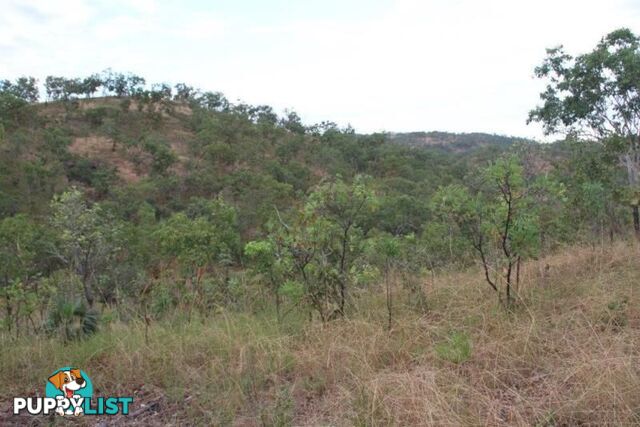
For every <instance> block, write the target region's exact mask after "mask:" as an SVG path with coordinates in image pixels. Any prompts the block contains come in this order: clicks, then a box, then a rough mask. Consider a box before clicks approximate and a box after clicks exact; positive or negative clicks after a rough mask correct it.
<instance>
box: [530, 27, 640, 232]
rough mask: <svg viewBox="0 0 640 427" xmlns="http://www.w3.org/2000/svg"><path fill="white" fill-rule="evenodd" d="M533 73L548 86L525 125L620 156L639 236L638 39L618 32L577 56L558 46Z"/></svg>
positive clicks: (627, 194)
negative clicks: (593, 144)
mask: <svg viewBox="0 0 640 427" xmlns="http://www.w3.org/2000/svg"><path fill="white" fill-rule="evenodd" d="M535 74H536V76H537V77H539V78H541V79H545V80H546V81H547V86H546V89H545V90H544V92H542V93H541V94H540V98H541V100H542V105H539V106H538V107H536V108H535V109H534V110H532V111H531V112H530V113H529V122H532V121H533V122H541V123H542V124H543V126H544V131H545V133H547V134H555V133H565V134H567V135H570V136H573V137H576V138H588V139H594V140H596V141H598V142H600V143H601V144H605V145H607V146H610V147H612V148H614V149H615V150H616V151H617V152H618V159H619V162H620V164H621V166H623V167H624V169H625V170H626V175H627V186H626V187H627V191H626V197H625V199H626V202H627V203H628V204H629V205H630V206H631V210H632V216H633V226H634V230H635V233H636V236H638V237H639V238H640V38H639V37H638V36H636V35H635V34H634V33H633V32H632V31H631V30H629V29H627V28H621V29H618V30H615V31H613V32H611V33H609V34H607V35H606V36H605V37H603V38H602V39H601V41H600V42H599V43H598V44H597V45H596V47H595V48H594V49H593V50H592V51H591V52H588V53H585V54H582V55H578V56H577V57H575V58H574V57H573V56H571V55H569V54H567V53H566V52H565V51H564V49H563V47H562V46H560V47H556V48H553V49H548V50H547V57H546V58H545V60H544V62H543V63H542V65H540V66H539V67H537V68H536V69H535Z"/></svg>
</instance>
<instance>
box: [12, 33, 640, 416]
mask: <svg viewBox="0 0 640 427" xmlns="http://www.w3.org/2000/svg"><path fill="white" fill-rule="evenodd" d="M639 70H640V48H639V41H638V38H637V37H636V36H634V35H633V34H631V33H630V32H629V31H628V30H618V31H616V32H613V33H611V34H610V35H608V36H606V37H605V38H604V39H603V41H602V43H600V44H599V45H598V46H597V48H596V50H595V51H594V52H593V53H591V54H587V55H583V56H580V57H578V58H576V59H575V60H574V59H573V58H571V57H569V56H568V55H566V54H564V53H563V52H562V51H561V50H559V49H554V50H551V51H550V52H549V56H548V58H547V60H546V61H545V63H544V64H543V65H542V66H541V67H540V68H539V69H538V70H537V73H538V75H539V76H540V77H543V78H547V77H548V78H549V79H550V81H549V87H548V88H547V90H546V91H545V92H544V93H543V94H542V101H543V104H542V105H541V106H540V107H538V108H536V109H534V110H533V111H532V113H531V117H530V119H531V120H538V121H541V122H543V123H544V124H545V126H546V129H547V131H548V132H556V131H559V130H563V129H565V128H566V129H565V130H567V132H568V138H567V139H566V140H563V141H560V142H557V143H554V144H538V143H535V142H533V141H527V140H516V139H515V138H509V137H501V136H495V135H484V134H467V135H453V134H444V133H421V134H394V135H389V134H373V135H363V134H358V133H357V132H356V131H355V130H354V129H352V128H350V127H347V128H341V127H339V126H338V125H336V124H334V123H328V122H323V123H320V124H315V125H307V124H304V123H302V121H301V120H300V117H299V116H298V115H297V114H296V113H295V112H293V111H287V112H285V114H284V115H278V114H277V113H276V112H275V111H274V110H273V109H272V108H271V107H269V106H252V105H247V104H244V103H242V102H238V103H232V102H229V101H228V100H227V99H226V98H225V97H224V95H222V94H221V93H217V92H216V93H214V92H202V91H199V90H197V89H195V88H192V87H190V86H188V85H186V84H178V85H175V86H174V87H170V86H169V85H166V84H151V85H149V84H147V82H146V81H145V79H144V78H142V77H140V76H135V75H130V74H121V73H116V72H113V71H111V70H107V71H106V72H103V73H101V74H95V75H91V76H89V77H85V78H65V77H56V76H49V77H47V78H46V79H45V82H44V88H45V93H46V99H44V100H43V102H40V88H39V86H38V82H37V80H36V79H35V78H31V77H24V78H20V79H18V80H16V81H6V80H3V81H0V258H1V259H2V262H1V263H0V310H2V317H1V320H2V322H1V324H0V334H1V335H0V337H1V341H0V343H2V344H3V347H11V348H12V351H10V352H3V355H2V359H1V361H2V363H0V366H2V367H3V368H0V369H12V368H16V370H18V371H22V372H23V373H22V374H21V375H23V377H22V379H23V380H24V381H22V382H21V383H20V384H39V383H38V381H36V380H35V379H34V378H32V377H31V376H32V375H35V374H38V375H40V374H42V375H40V376H41V377H44V376H45V374H44V373H43V372H46V371H47V369H49V370H50V369H51V368H52V367H51V366H49V365H50V364H53V365H55V364H56V363H57V364H61V365H63V364H65V363H63V362H70V363H73V364H79V365H82V366H86V367H87V369H89V368H91V370H92V372H95V373H96V375H97V377H98V378H99V380H100V383H101V384H104V387H105V389H109V390H111V391H113V392H114V393H115V394H122V393H124V392H125V391H126V392H130V393H142V394H140V399H142V400H144V399H146V398H148V397H149V395H148V394H149V393H152V394H153V393H159V391H158V390H163V393H164V394H163V395H162V396H156V397H157V398H158V402H161V405H165V406H171V405H173V406H175V405H177V404H178V403H179V402H181V401H182V400H183V399H189V400H190V401H191V402H193V404H190V405H189V406H188V407H182V408H181V409H179V410H177V412H176V411H174V417H175V418H171V416H169V415H166V414H165V415H162V417H169V418H162V420H163V421H164V422H168V421H172V420H173V421H183V420H185V419H195V420H197V421H198V422H201V423H204V424H210V423H213V424H228V423H231V422H232V421H233V420H234V419H240V418H241V417H247V418H248V419H249V420H250V421H247V422H248V423H254V424H255V423H262V424H268V425H271V424H274V425H286V424H290V423H296V424H300V423H309V424H315V423H322V424H325V423H338V424H341V423H345V424H376V423H400V424H415V423H418V422H420V421H421V418H420V417H423V418H422V421H424V417H427V418H428V419H429V422H432V423H436V424H440V423H441V424H460V423H471V424H479V423H482V424H484V423H499V422H508V423H529V424H531V423H534V424H535V423H540V424H541V425H554V424H556V423H559V424H563V423H564V424H578V423H596V424H598V423H600V422H601V421H603V420H615V422H616V423H630V422H637V421H638V420H637V416H638V415H637V414H638V412H637V408H638V406H637V403H638V402H636V400H634V399H635V397H634V396H637V395H638V393H635V394H634V393H631V391H634V392H636V391H638V385H639V383H638V381H637V377H638V375H637V372H636V370H634V369H633V368H632V367H630V365H629V364H630V363H631V360H632V359H633V357H635V356H634V355H635V353H634V350H632V348H631V347H629V348H627V347H625V346H624V345H622V344H621V343H622V342H624V341H625V340H635V339H636V338H637V337H636V336H635V335H634V334H633V331H632V330H629V329H628V328H629V325H633V324H634V317H633V316H634V314H633V309H629V308H628V307H630V305H631V304H632V302H631V300H630V299H629V296H630V295H632V294H633V290H634V285H633V283H635V282H634V278H635V276H636V270H634V268H633V263H632V259H633V256H634V254H635V253H636V251H637V248H636V246H634V245H635V244H634V243H633V241H631V243H625V244H623V243H621V241H625V240H631V239H630V236H632V235H633V230H634V226H635V230H636V232H637V231H638V230H639V228H638V227H640V226H639V225H638V224H640V220H638V197H637V193H638V188H637V184H638V183H637V176H636V175H637V170H640V166H638V165H637V164H636V163H638V158H639V156H638V153H637V151H638V141H639V140H638V135H639V134H640V131H638V128H637V125H638V123H640V107H639V106H640V103H639V101H638V99H639V98H638V93H640V91H639V90H638V81H639V80H638V79H637V76H638V72H639ZM96 94H99V95H100V96H98V97H96V96H95V95H96ZM561 128H562V129H561ZM587 131H588V132H589V137H585V132H587ZM621 163H622V164H623V165H624V166H625V167H624V168H622V167H620V164H621ZM629 207H631V211H632V213H633V215H631V216H629V215H627V214H626V212H627V211H628V210H629ZM571 246H576V247H578V246H579V247H580V248H579V249H575V248H574V249H567V248H569V247H571ZM625 248H626V249H625ZM562 251H567V252H566V254H568V255H562ZM606 252H610V253H606ZM550 254H552V255H550ZM553 254H556V255H553ZM572 254H573V255H572ZM544 256H547V257H546V258H544ZM567 257H569V258H571V257H574V258H571V259H570V260H567ZM574 261H575V262H574ZM550 266H551V267H550ZM550 269H551V271H550ZM616 281H619V282H620V283H622V285H621V286H614V285H615V284H616V283H615V282H616ZM123 336H124V338H122V337H123ZM54 342H55V343H58V344H60V345H61V348H62V350H60V351H52V343H54ZM583 342H584V343H589V344H588V345H590V346H593V347H594V348H595V349H593V348H589V349H587V350H585V349H584V348H583V347H581V346H580V345H579V344H580V343H583ZM69 348H72V349H74V351H71V352H67V351H66V349H69ZM311 348H315V349H316V350H310V349H311ZM63 350H64V351H63ZM26 354H31V355H32V357H30V358H28V359H29V360H30V361H29V362H24V360H27V359H23V358H24V357H25V355H26ZM122 354H126V355H127V356H126V358H125V360H120V359H118V358H120V357H122ZM589 355H591V356H594V357H598V358H599V357H605V356H606V357H609V358H614V359H615V360H614V361H613V362H612V363H611V364H609V365H606V364H605V362H602V363H600V362H595V361H594V360H599V359H593V358H590V357H587V356H589ZM116 360H119V362H118V363H119V364H122V368H123V369H124V370H125V371H128V372H130V373H132V371H133V370H138V369H139V368H140V367H141V366H143V367H144V369H143V372H144V373H143V374H142V375H143V378H141V379H140V380H139V381H138V383H142V382H144V383H145V386H146V387H148V388H144V389H143V388H140V387H139V384H138V383H136V385H134V384H133V383H131V384H129V383H126V384H125V383H122V382H121V381H120V380H117V379H115V378H112V377H109V376H108V366H111V365H113V364H115V363H116ZM587 360H588V361H589V363H587V362H586V361H587ZM607 360H608V359H607ZM574 362H576V363H578V362H580V363H583V364H582V365H580V366H584V368H576V367H575V366H573V365H571V363H574ZM21 363H29V364H31V365H32V366H31V367H32V368H33V369H32V370H24V369H21V367H23V365H21ZM558 364H559V366H560V368H558V369H560V370H561V371H562V372H560V371H557V370H556V371H554V369H555V368H556V367H557V366H558ZM56 366H57V365H56ZM427 366H429V367H431V368H428V369H427V368H426V367H427ZM588 368H594V369H597V370H598V372H599V373H601V376H599V377H597V378H598V380H597V381H596V380H595V379H594V377H589V375H587V374H586V372H587V369H588ZM189 369H193V371H194V372H193V373H189V372H188V370H189ZM185 372H186V374H185ZM5 373H6V372H5ZM194 377H196V378H195V379H194ZM38 378H39V377H38ZM167 378H172V379H173V380H175V381H173V382H168V381H167ZM405 379H410V381H409V380H408V381H405ZM209 380H211V381H209ZM599 386H602V387H604V389H605V390H606V392H607V393H608V394H607V398H608V400H607V402H606V403H603V401H602V400H598V399H599V398H600V397H602V396H599V395H598V393H597V391H596V389H597V387H599ZM17 387H18V388H20V387H24V386H23V385H20V386H17ZM391 388H394V389H395V390H396V391H398V390H399V393H398V394H395V395H393V396H392V395H391V394H390V393H388V391H389V390H390V389H391ZM543 390H544V392H543ZM549 390H551V391H552V392H553V393H556V394H555V395H554V396H556V397H558V398H560V397H559V396H562V397H563V399H564V400H562V402H564V403H557V402H556V403H554V402H552V401H550V400H549V396H551V394H550V393H551V392H550V391H549ZM29 391H30V390H23V389H22V388H20V389H17V388H16V389H11V390H7V391H6V393H9V394H6V395H5V394H4V393H5V391H0V401H3V400H5V399H8V398H9V397H10V396H11V395H13V394H25V393H26V394H28V393H29ZM145 393H146V394H145ZM125 394H126V393H125ZM143 395H144V396H145V397H143ZM336 396H340V397H341V399H342V400H339V399H336ZM381 396H388V397H387V398H383V397H381ZM418 397H419V399H418ZM393 399H398V400H396V401H394V400H393ZM465 399H466V400H467V401H469V399H471V400H472V401H473V402H475V403H473V404H464V403H463V402H464V401H465ZM423 400H424V401H428V402H429V403H428V404H427V403H425V402H423ZM211 402H213V404H212V403H211ZM159 405H160V403H159ZM425 405H426V406H425ZM598 405H599V406H598ZM212 408H214V409H212ZM594 408H595V409H594ZM336 409H337V410H338V411H336ZM594 410H598V411H603V412H598V413H594V412H593V411H594ZM607 411H611V412H607ZM616 411H617V412H616ZM147 415H149V414H145V416H147Z"/></svg>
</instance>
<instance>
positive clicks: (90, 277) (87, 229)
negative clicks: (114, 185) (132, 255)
mask: <svg viewBox="0 0 640 427" xmlns="http://www.w3.org/2000/svg"><path fill="white" fill-rule="evenodd" d="M51 211H52V216H51V223H52V225H53V227H54V229H55V230H56V231H57V232H58V244H57V246H56V248H55V256H56V257H57V258H58V259H59V260H60V261H62V262H63V263H64V264H65V265H66V266H68V267H69V268H70V269H71V271H73V272H74V273H75V274H77V275H78V277H79V278H80V281H81V283H82V287H83V290H84V296H85V299H86V301H87V304H88V305H89V307H90V308H91V307H93V304H94V302H95V300H96V295H95V292H96V281H97V279H98V275H99V274H100V273H102V272H104V271H106V270H107V269H108V267H109V266H111V265H112V263H115V256H116V255H117V253H118V251H119V249H120V247H119V246H118V238H119V226H118V224H117V223H116V222H115V221H114V220H113V219H112V218H111V217H110V216H109V214H108V213H107V212H105V211H104V210H103V209H102V206H101V205H100V204H98V203H95V204H93V205H92V206H89V205H88V204H87V203H86V202H85V200H84V195H83V194H82V192H81V191H79V190H77V189H75V188H74V189H72V190H70V191H67V192H64V193H62V194H61V195H59V196H55V197H54V199H53V201H52V202H51Z"/></svg>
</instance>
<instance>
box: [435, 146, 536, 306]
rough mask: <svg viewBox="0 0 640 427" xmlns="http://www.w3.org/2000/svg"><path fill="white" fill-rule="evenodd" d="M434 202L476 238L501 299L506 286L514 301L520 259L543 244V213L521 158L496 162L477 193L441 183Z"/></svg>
mask: <svg viewBox="0 0 640 427" xmlns="http://www.w3.org/2000/svg"><path fill="white" fill-rule="evenodd" d="M434 203H435V204H436V207H437V209H438V210H440V212H441V213H442V215H445V216H447V217H448V218H449V219H450V221H452V222H453V223H454V224H455V225H456V226H457V228H458V230H459V232H460V233H461V234H462V235H463V236H465V238H466V239H467V240H468V241H469V242H470V243H471V246H472V247H473V249H474V250H475V251H476V252H477V254H478V256H479V258H480V262H481V264H482V267H483V270H484V276H485V279H486V281H487V283H488V284H489V286H491V288H492V289H493V290H494V291H495V292H496V293H497V294H498V298H499V299H500V300H502V293H503V292H504V295H505V297H506V301H505V302H506V304H507V305H510V304H511V303H512V302H513V295H512V290H513V288H514V286H517V284H518V281H519V270H520V262H521V260H522V259H523V258H526V257H528V256H531V255H533V254H535V252H536V250H537V248H538V245H539V231H538V218H537V216H536V214H535V211H534V210H533V209H532V200H531V198H530V194H529V188H527V186H525V180H524V178H523V175H522V166H520V164H519V163H518V161H517V159H516V158H515V157H511V156H508V157H503V158H500V159H498V160H497V161H495V162H494V163H493V164H491V165H490V166H489V167H488V168H486V169H485V170H484V171H483V173H482V182H481V186H480V188H478V189H476V190H475V191H474V192H473V193H471V192H470V191H469V190H468V189H467V188H464V187H462V186H458V185H450V186H447V187H443V188H441V189H439V190H438V192H437V193H436V194H435V195H434ZM493 266H496V268H495V272H494V273H492V270H493Z"/></svg>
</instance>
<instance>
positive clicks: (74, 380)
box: [49, 369, 87, 399]
mask: <svg viewBox="0 0 640 427" xmlns="http://www.w3.org/2000/svg"><path fill="white" fill-rule="evenodd" d="M49 382H50V383H51V384H53V385H54V386H56V388H57V389H58V390H60V391H62V393H63V394H64V397H66V398H67V399H68V398H71V397H73V395H74V393H75V392H76V391H77V390H80V389H81V388H83V387H85V386H86V385H87V382H86V381H85V380H84V378H82V375H81V374H80V369H70V370H68V371H59V372H57V373H55V374H53V375H51V376H50V377H49Z"/></svg>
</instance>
